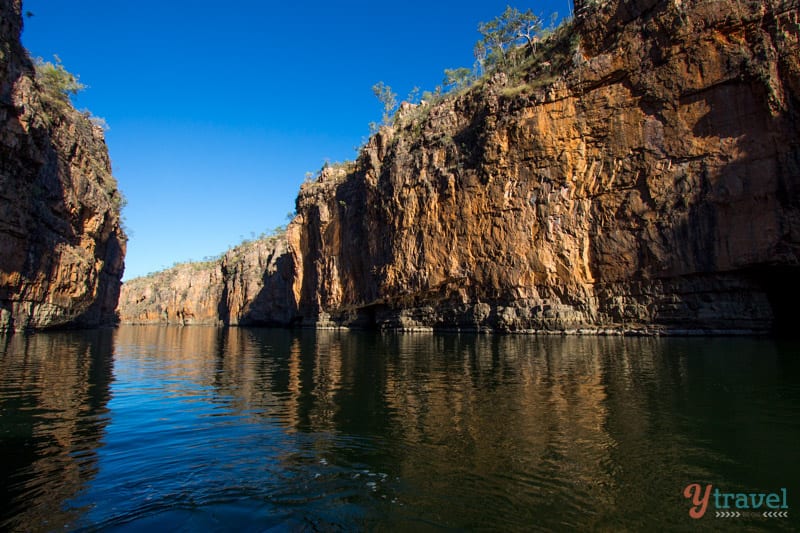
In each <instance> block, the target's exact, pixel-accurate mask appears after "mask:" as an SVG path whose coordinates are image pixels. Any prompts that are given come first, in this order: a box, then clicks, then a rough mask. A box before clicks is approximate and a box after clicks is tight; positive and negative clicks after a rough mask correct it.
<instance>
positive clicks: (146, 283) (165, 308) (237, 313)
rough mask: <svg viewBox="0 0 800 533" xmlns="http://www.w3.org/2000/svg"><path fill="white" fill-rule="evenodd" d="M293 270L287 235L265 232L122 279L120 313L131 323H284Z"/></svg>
mask: <svg viewBox="0 0 800 533" xmlns="http://www.w3.org/2000/svg"><path fill="white" fill-rule="evenodd" d="M293 276H294V268H293V265H292V262H291V258H290V256H289V254H288V251H287V246H286V239H285V237H283V236H274V237H267V238H264V239H259V240H256V241H253V242H249V243H245V244H241V245H239V246H237V247H235V248H233V249H232V250H229V251H228V252H227V253H225V254H224V255H223V256H222V257H221V258H220V259H218V260H214V261H206V262H202V263H184V264H181V265H177V266H175V267H173V268H170V269H168V270H165V271H162V272H158V273H155V274H151V275H149V276H146V277H142V278H137V279H134V280H131V281H127V282H125V284H124V285H123V286H122V291H121V295H120V304H119V315H120V317H121V319H122V320H123V321H124V322H127V323H132V324H158V323H164V324H183V325H187V324H205V325H242V326H245V325H266V324H268V325H283V326H286V325H290V324H291V323H292V320H293V318H294V316H295V314H296V306H295V304H294V302H293V299H292V294H291V289H292V280H293Z"/></svg>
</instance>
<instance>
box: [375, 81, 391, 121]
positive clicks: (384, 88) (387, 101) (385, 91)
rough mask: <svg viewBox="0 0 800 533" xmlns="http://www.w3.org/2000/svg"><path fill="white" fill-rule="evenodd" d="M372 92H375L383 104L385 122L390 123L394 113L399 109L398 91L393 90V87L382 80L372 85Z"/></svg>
mask: <svg viewBox="0 0 800 533" xmlns="http://www.w3.org/2000/svg"><path fill="white" fill-rule="evenodd" d="M372 92H373V93H375V97H376V98H377V99H378V101H379V102H380V103H381V105H383V123H384V124H390V123H391V121H392V113H394V111H395V109H397V93H395V92H392V88H391V87H389V86H388V85H386V84H385V83H383V82H382V81H379V82H378V83H376V84H375V85H373V86H372Z"/></svg>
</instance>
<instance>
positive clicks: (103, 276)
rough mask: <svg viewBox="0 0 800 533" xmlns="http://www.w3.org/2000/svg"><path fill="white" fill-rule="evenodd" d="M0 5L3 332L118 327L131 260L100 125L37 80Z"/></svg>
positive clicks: (11, 9) (15, 26) (16, 18)
mask: <svg viewBox="0 0 800 533" xmlns="http://www.w3.org/2000/svg"><path fill="white" fill-rule="evenodd" d="M20 10H21V4H20V1H19V0H12V1H8V2H2V4H0V331H5V330H10V329H34V328H46V327H57V326H96V325H100V324H107V323H111V322H113V321H114V319H115V308H116V305H117V299H118V296H119V287H120V279H121V277H122V270H123V260H124V256H125V240H126V238H125V235H124V233H123V231H122V229H121V228H120V204H121V201H122V200H121V196H120V194H119V191H118V190H117V185H116V181H115V180H114V178H113V177H112V176H111V170H110V162H109V158H108V151H107V148H106V144H105V140H104V137H103V130H102V128H100V127H98V126H95V125H94V124H93V123H92V122H91V121H90V120H89V118H88V117H87V116H86V115H85V114H83V113H79V112H78V111H76V110H75V109H74V108H73V107H72V106H71V105H70V104H69V101H68V100H67V99H66V98H59V96H58V95H57V94H56V95H54V94H53V93H52V90H50V89H48V88H47V87H45V86H43V85H42V83H41V82H40V81H37V79H36V75H35V71H34V67H33V64H32V62H31V60H30V58H29V57H28V55H27V52H26V51H25V50H24V49H23V47H22V45H21V44H20V32H21V29H22V18H21V14H20Z"/></svg>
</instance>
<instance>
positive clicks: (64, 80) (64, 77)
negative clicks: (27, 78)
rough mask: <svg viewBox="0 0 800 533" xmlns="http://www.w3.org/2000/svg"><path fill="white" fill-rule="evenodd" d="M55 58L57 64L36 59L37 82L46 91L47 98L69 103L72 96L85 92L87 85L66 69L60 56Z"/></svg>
mask: <svg viewBox="0 0 800 533" xmlns="http://www.w3.org/2000/svg"><path fill="white" fill-rule="evenodd" d="M53 57H54V58H55V61H56V62H55V64H53V63H51V62H49V61H45V60H43V59H42V58H41V57H39V58H37V59H36V63H35V66H36V81H37V82H38V83H39V86H40V87H41V88H42V89H44V90H45V94H46V96H47V97H49V98H50V99H52V100H56V101H61V102H64V103H67V102H69V97H70V96H72V95H76V94H78V93H79V92H81V91H82V90H84V89H85V88H86V85H84V84H83V83H81V82H80V81H79V79H78V76H76V75H75V74H72V73H71V72H69V71H68V70H67V69H65V68H64V65H62V64H61V59H60V58H59V57H58V56H53Z"/></svg>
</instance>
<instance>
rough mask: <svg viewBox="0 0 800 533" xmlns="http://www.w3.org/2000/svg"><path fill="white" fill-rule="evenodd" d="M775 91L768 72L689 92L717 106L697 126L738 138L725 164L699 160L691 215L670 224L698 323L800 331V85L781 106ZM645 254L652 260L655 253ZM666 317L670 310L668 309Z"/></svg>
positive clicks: (705, 132)
mask: <svg viewBox="0 0 800 533" xmlns="http://www.w3.org/2000/svg"><path fill="white" fill-rule="evenodd" d="M769 91H770V89H769V87H767V86H766V85H765V84H764V83H763V81H762V80H758V79H744V80H742V79H737V80H734V81H732V82H729V83H726V84H720V85H716V86H714V87H712V88H711V89H710V90H707V91H704V92H702V93H700V94H694V95H691V96H690V97H687V98H685V99H684V102H683V103H687V102H689V103H692V104H696V103H698V102H699V103H703V104H704V105H705V106H706V109H708V111H707V112H706V113H705V115H703V116H702V117H700V118H699V120H698V121H697V122H696V123H695V125H694V127H693V130H692V133H693V134H694V135H695V136H696V137H697V138H707V137H719V138H720V139H721V140H722V139H735V140H736V141H735V146H736V148H735V150H736V151H737V152H738V153H737V154H730V156H729V161H728V162H727V163H725V164H723V165H721V166H719V167H716V168H714V167H713V166H712V167H711V168H709V166H708V165H707V164H706V163H705V162H703V163H702V164H698V165H695V166H693V167H691V168H692V169H693V170H694V171H695V172H697V173H698V176H696V178H697V181H696V183H697V184H698V190H695V191H693V194H692V197H693V198H692V199H691V200H690V201H689V205H688V206H687V208H686V209H687V211H686V216H685V218H684V219H683V222H682V223H679V224H677V225H676V226H674V227H673V228H672V229H671V230H670V232H669V233H670V234H671V235H670V238H669V240H671V241H672V245H673V246H674V248H673V249H672V256H671V258H670V260H671V263H672V264H671V265H670V267H669V269H668V270H669V272H670V273H672V274H674V275H675V277H674V278H672V280H676V279H679V280H681V282H680V283H683V286H684V287H686V288H687V289H690V290H688V291H687V292H686V293H683V294H680V293H679V294H677V297H678V299H679V300H680V303H681V305H683V306H684V307H685V308H686V309H690V310H691V312H693V313H694V318H693V319H692V318H691V317H690V321H691V320H693V321H694V323H695V324H697V326H698V327H701V328H703V327H708V328H712V329H754V330H756V331H771V332H772V333H773V334H775V335H778V336H792V337H797V336H800V330H798V328H797V327H796V326H795V318H794V317H795V315H796V305H797V301H799V300H800V284H798V283H797V280H798V279H800V257H798V253H797V252H798V250H800V216H799V215H798V213H800V144H798V142H797V139H798V138H800V129H799V128H798V127H797V124H798V121H797V120H796V118H797V117H798V115H799V114H800V113H798V105H797V98H796V96H797V95H793V97H792V99H790V101H789V102H788V109H785V110H783V111H782V112H780V113H774V112H773V110H771V109H770V108H769V101H770V94H769ZM724 155H725V154H723V156H724ZM640 187H644V188H645V189H646V185H644V184H641V185H640ZM647 192H648V191H646V190H645V191H644V193H647ZM639 248H640V255H641V254H645V255H646V248H647V245H646V237H644V236H639ZM640 264H644V265H646V264H648V261H647V257H641V258H640ZM651 276H653V277H656V278H658V277H660V275H659V274H657V273H653V274H651ZM662 279H666V278H662ZM660 318H664V319H665V320H667V321H669V320H670V317H669V316H668V313H666V314H665V315H664V316H662V317H660Z"/></svg>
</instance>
